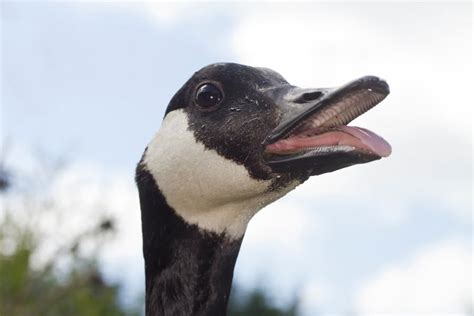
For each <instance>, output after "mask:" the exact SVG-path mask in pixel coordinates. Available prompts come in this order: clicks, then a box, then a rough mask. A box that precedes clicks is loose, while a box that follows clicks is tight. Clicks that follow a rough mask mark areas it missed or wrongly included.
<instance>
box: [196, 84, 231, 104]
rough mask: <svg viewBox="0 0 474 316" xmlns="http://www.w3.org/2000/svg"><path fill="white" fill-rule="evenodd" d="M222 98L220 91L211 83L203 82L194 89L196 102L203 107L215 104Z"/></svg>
mask: <svg viewBox="0 0 474 316" xmlns="http://www.w3.org/2000/svg"><path fill="white" fill-rule="evenodd" d="M223 98H224V97H223V94H222V91H221V90H220V89H219V88H218V87H217V86H215V85H214V84H212V83H205V84H203V85H202V86H200V87H199V88H198V89H197V91H196V104H197V105H199V106H200V107H202V108H204V109H209V108H212V107H215V106H217V105H218V104H219V103H221V101H222V99H223Z"/></svg>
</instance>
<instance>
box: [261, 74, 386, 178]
mask: <svg viewBox="0 0 474 316" xmlns="http://www.w3.org/2000/svg"><path fill="white" fill-rule="evenodd" d="M389 92H390V91H389V86H388V84H387V83H386V82H385V81H383V80H382V79H380V78H378V77H375V76H365V77H362V78H360V79H357V80H354V81H351V82H350V83H348V84H346V85H344V86H342V87H340V88H335V89H301V88H298V87H294V86H290V85H288V86H280V87H276V88H273V89H269V90H267V91H265V93H266V94H267V96H268V97H270V98H272V99H273V100H274V102H275V104H276V105H277V106H278V107H279V109H280V114H281V119H280V122H279V124H278V125H277V126H276V127H275V128H274V129H273V131H271V133H270V134H269V135H268V137H267V138H266V140H265V142H264V146H265V159H266V163H267V164H268V165H269V166H270V167H271V168H272V170H273V171H274V172H290V171H296V170H309V171H310V172H311V175H318V174H322V173H326V172H331V171H334V170H338V169H341V168H344V167H348V166H351V165H354V164H360V163H366V162H370V161H373V160H377V159H380V158H382V157H387V156H389V155H390V153H391V147H390V145H389V144H388V143H387V142H386V141H385V140H384V139H383V138H382V137H380V136H378V135H377V134H375V133H374V132H371V131H369V130H367V129H364V128H360V127H353V126H347V124H348V123H350V122H351V121H352V120H354V119H355V118H356V117H358V116H360V115H361V114H363V113H365V112H367V111H368V110H370V109H371V108H373V107H374V106H376V105H377V104H379V103H380V102H381V101H382V100H383V99H385V97H386V96H387V95H388V94H389Z"/></svg>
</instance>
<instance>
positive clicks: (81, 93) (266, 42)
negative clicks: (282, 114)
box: [1, 2, 473, 315]
mask: <svg viewBox="0 0 474 316" xmlns="http://www.w3.org/2000/svg"><path fill="white" fill-rule="evenodd" d="M1 8H2V12H1V17H2V24H1V27H2V34H1V35H2V36H1V38H2V40H1V48H2V49H1V53H2V56H1V62H2V64H1V78H2V86H1V93H2V95H1V113H2V114H1V119H2V127H1V138H2V141H4V142H9V143H10V144H12V145H11V147H12V148H13V149H12V152H11V154H10V156H9V160H10V161H11V163H12V164H15V165H19V166H20V167H21V166H22V165H23V166H26V165H28V164H30V163H31V158H30V156H31V155H32V154H34V153H36V152H37V151H41V152H46V153H48V154H49V155H51V156H53V157H54V156H62V157H65V158H66V159H67V160H69V161H70V167H69V168H68V170H66V171H65V172H64V174H63V175H62V176H61V179H60V180H58V181H57V183H54V184H53V185H52V189H51V194H53V193H54V194H56V195H55V196H57V197H58V200H59V201H60V203H58V204H59V205H69V206H70V207H69V208H65V209H67V212H69V214H68V216H69V215H70V214H72V213H73V212H74V209H75V208H76V209H78V210H79V209H80V210H81V212H79V213H81V214H82V213H87V212H85V211H83V208H84V206H83V205H82V204H81V203H84V201H82V200H81V199H79V198H78V200H77V201H76V202H75V204H71V203H69V202H67V201H63V200H61V199H64V200H65V199H68V196H69V195H68V193H69V194H70V192H68V191H63V187H64V186H65V185H70V186H71V187H72V190H74V192H76V193H77V194H78V196H79V197H80V196H81V195H80V194H84V196H85V197H88V198H90V196H91V194H92V195H93V196H94V194H95V195H97V196H100V197H104V196H105V197H107V199H108V200H107V201H105V202H104V203H106V205H107V206H108V207H109V208H110V209H113V210H114V211H113V213H114V215H116V216H117V217H118V218H119V221H120V225H119V228H122V231H121V235H120V237H119V238H118V241H117V242H116V244H115V246H114V247H112V248H111V250H110V251H108V252H107V253H106V254H104V259H103V262H104V266H107V269H106V270H107V273H108V275H109V276H110V277H111V278H114V279H120V280H123V281H124V282H125V283H126V284H128V286H127V289H128V291H129V292H133V293H135V292H138V291H139V290H140V288H141V285H142V280H143V276H142V266H141V265H142V261H141V257H140V247H141V245H140V236H139V217H138V205H137V199H136V192H135V189H134V186H133V169H134V166H135V163H136V161H137V160H138V158H139V157H140V155H141V153H142V151H143V149H144V147H145V145H146V143H147V142H148V141H149V139H150V138H151V136H152V135H153V133H155V132H156V130H157V129H158V128H159V125H160V122H161V119H162V117H163V113H164V110H165V108H166V106H167V104H168V101H169V99H170V98H171V97H172V95H173V94H174V92H175V91H176V90H177V89H178V88H179V87H180V86H181V85H182V84H183V83H184V82H185V81H186V80H187V79H188V78H189V77H190V76H191V75H192V73H193V72H194V71H196V70H198V69H199V68H201V67H203V66H205V65H207V64H209V63H212V62H218V61H233V62H240V63H245V64H250V65H255V66H266V67H269V68H273V69H275V70H277V71H279V72H280V73H281V74H282V75H283V76H285V77H286V78H287V79H288V80H289V81H290V82H291V83H292V84H295V85H299V86H304V87H311V86H314V87H318V86H335V85H339V84H343V83H345V82H347V81H349V80H351V79H354V78H357V77H359V76H362V75H367V74H374V75H379V76H382V77H383V78H385V79H387V81H388V82H389V84H390V85H391V91H392V92H391V95H390V96H389V97H388V98H387V100H386V101H384V102H383V103H382V104H381V105H380V106H378V107H377V108H376V109H374V110H373V111H371V112H370V113H368V114H367V115H365V116H363V117H361V118H359V119H358V120H357V121H356V122H355V125H362V126H367V127H369V128H370V129H373V130H375V131H377V132H378V133H380V134H381V135H383V136H384V137H385V138H386V139H387V140H389V142H391V143H392V146H393V155H392V156H391V157H390V158H388V159H384V160H382V161H379V162H376V163H373V164H368V165H363V166H357V167H354V168H349V169H344V170H343V171H340V172H336V173H333V174H328V175H323V176H321V177H317V178H314V179H311V180H310V181H309V182H308V183H306V184H305V185H303V186H301V187H300V188H298V189H297V190H296V191H295V192H293V193H291V194H289V195H288V196H287V197H285V198H284V199H283V200H281V201H278V202H277V203H275V204H272V205H271V206H269V207H268V208H266V209H264V210H263V211H262V212H261V213H259V214H257V215H256V217H255V218H254V219H253V220H252V222H251V224H250V226H249V230H248V233H247V236H246V237H245V241H244V245H243V249H242V252H241V255H240V256H239V259H238V263H237V267H236V281H237V282H238V283H239V284H242V285H243V286H247V287H251V286H255V285H261V284H264V286H265V287H266V288H268V292H269V293H270V294H271V295H272V296H273V297H274V298H275V300H277V301H284V300H286V299H288V298H290V297H292V295H294V294H295V293H298V294H299V295H300V296H301V297H302V298H303V305H304V308H305V311H306V313H307V314H308V315H311V314H312V313H314V311H316V310H317V311H319V312H323V313H327V314H334V313H339V312H346V311H356V312H358V313H360V314H371V313H382V312H392V313H408V312H410V313H414V314H417V313H422V312H423V313H431V314H436V313H437V314H443V313H461V312H463V311H465V310H464V309H463V308H465V305H466V304H465V303H466V302H469V301H472V285H471V284H472V283H471V280H472V271H471V263H472V262H471V261H472V260H471V259H472V258H471V257H472V246H471V239H472V214H471V213H472V200H471V195H472V119H471V118H472V109H471V108H472V96H471V95H470V94H469V93H468V91H470V89H471V88H470V86H469V83H472V81H473V80H472V79H473V78H472V30H471V26H472V6H471V5H469V4H464V5H459V4H458V5H448V4H414V5H413V4H407V3H404V4H403V3H402V4H358V3H351V4H319V3H313V4H311V3H309V4H308V3H306V4H298V5H290V4H269V3H266V4H265V3H260V4H240V5H239V4H224V5H217V4H166V5H163V4H156V3H145V4H135V3H129V4H121V5H120V4H117V3H106V4H105V3H104V4H100V5H99V4H94V3H76V4H73V3H53V2H50V3H39V4H31V3H13V2H2V4H1ZM78 183H79V184H80V185H82V186H83V187H81V188H79V189H78V187H77V185H78ZM104 192H105V194H99V193H104ZM61 203H62V204H61ZM68 203H69V204H68ZM81 205H82V206H81ZM86 205H87V203H86ZM81 207H82V208H81ZM65 212H66V211H65ZM71 216H77V218H78V221H81V222H82V223H83V224H84V225H86V224H87V216H86V215H82V217H81V216H80V214H76V213H74V214H72V215H71ZM66 226H67V225H66ZM420 271H421V272H420ZM394 280H395V281H394ZM414 288H416V289H418V290H417V291H415V292H413V291H414V290H413V289H414Z"/></svg>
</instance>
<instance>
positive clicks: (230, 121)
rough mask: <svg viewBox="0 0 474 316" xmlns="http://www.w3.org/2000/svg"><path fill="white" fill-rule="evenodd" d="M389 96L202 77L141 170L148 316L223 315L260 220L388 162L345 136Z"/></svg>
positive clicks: (258, 75)
mask: <svg viewBox="0 0 474 316" xmlns="http://www.w3.org/2000/svg"><path fill="white" fill-rule="evenodd" d="M388 93H389V86H388V84H387V83H386V82H385V81H384V80H382V79H380V78H378V77H375V76H365V77H362V78H359V79H357V80H354V81H351V82H349V83H348V84H345V85H343V86H341V87H338V88H317V89H312V88H311V89H309V88H299V87H297V86H293V85H291V84H289V83H288V82H287V81H286V80H285V79H284V78H283V77H282V76H281V75H280V74H279V73H277V72H275V71H273V70H271V69H268V68H256V67H251V66H246V65H241V64H236V63H216V64H211V65H208V66H206V67H204V68H202V69H201V70H199V71H197V72H195V73H194V75H193V76H192V77H191V78H190V79H189V80H188V81H187V82H186V83H185V84H184V85H183V87H181V88H180V89H179V90H178V91H177V92H176V94H175V95H174V96H173V97H172V99H171V101H170V103H169V105H168V107H167V109H166V111H165V115H164V119H163V121H162V123H161V127H160V129H159V131H158V132H157V133H156V134H155V135H154V137H153V138H152V139H151V141H150V142H149V144H148V146H147V147H146V149H145V151H144V153H143V155H142V157H141V160H140V162H139V163H138V165H137V168H136V176H135V180H136V183H137V186H138V192H139V198H140V208H141V221H142V235H143V236H142V237H143V256H144V262H145V288H146V295H145V310H146V315H147V316H150V315H225V314H226V308H227V303H228V299H229V294H230V289H231V284H232V278H233V271H234V266H235V262H236V259H237V255H238V253H239V249H240V246H241V243H242V239H243V237H244V234H245V230H246V227H247V224H248V223H249V221H250V219H251V218H252V216H253V215H255V214H256V213H257V212H258V211H259V210H260V209H262V208H263V207H265V206H266V205H268V204H270V203H272V202H273V201H275V200H277V199H279V198H281V197H282V196H284V195H285V194H287V193H288V192H290V191H291V190H293V189H294V188H295V187H296V186H298V185H299V184H301V183H303V182H304V181H306V180H307V179H308V178H309V177H310V176H314V175H320V174H323V173H327V172H331V171H335V170H338V169H341V168H345V167H348V166H352V165H355V164H361V163H367V162H371V161H374V160H377V159H380V158H382V157H387V156H388V155H390V153H391V147H390V145H389V144H388V143H387V142H386V141H385V140H384V139H383V138H381V137H380V136H378V135H377V134H375V133H373V132H371V131H369V130H367V129H364V128H360V127H353V126H348V125H347V124H348V123H349V122H351V121H352V120H353V119H355V118H356V117H358V116H359V115H361V114H362V113H364V112H366V111H368V110H369V109H371V108H373V107H374V106H375V105H377V104H378V103H380V102H381V101H382V100H383V99H384V98H385V97H386V96H387V95H388Z"/></svg>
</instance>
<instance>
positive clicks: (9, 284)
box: [0, 216, 140, 316]
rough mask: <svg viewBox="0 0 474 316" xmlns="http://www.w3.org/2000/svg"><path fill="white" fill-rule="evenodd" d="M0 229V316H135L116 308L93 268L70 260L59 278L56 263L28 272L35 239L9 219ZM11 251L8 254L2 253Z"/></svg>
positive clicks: (113, 292) (109, 287) (111, 289)
mask: <svg viewBox="0 0 474 316" xmlns="http://www.w3.org/2000/svg"><path fill="white" fill-rule="evenodd" d="M5 218H6V219H5V220H3V222H2V223H1V224H0V315H11V316H16V315H18V316H20V315H48V316H56V315H57V316H60V315H78V316H79V315H84V316H86V315H87V316H99V315H117V316H121V315H124V316H125V315H139V314H140V309H139V308H134V309H130V310H127V309H125V308H124V307H123V306H121V304H120V303H119V296H118V291H119V287H118V285H116V284H111V283H108V282H106V281H104V279H103V277H102V275H101V273H100V271H99V269H98V267H97V262H95V261H94V260H93V259H91V258H83V257H81V256H78V255H76V254H74V252H75V250H74V248H75V247H72V248H70V251H71V253H69V254H68V255H72V258H73V260H72V262H71V263H70V264H68V267H67V268H65V271H63V272H62V273H59V272H58V271H57V264H58V260H59V259H60V258H59V257H55V258H52V261H49V262H48V263H47V264H44V265H42V266H40V267H38V268H33V265H32V258H33V256H34V255H35V254H36V252H37V250H38V247H37V242H38V240H39V239H37V236H35V235H34V234H33V233H32V232H31V231H29V230H28V229H25V228H24V227H19V226H16V227H15V225H17V224H15V223H14V222H13V221H12V220H11V219H10V217H9V216H6V217H5ZM8 248H13V249H8Z"/></svg>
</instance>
